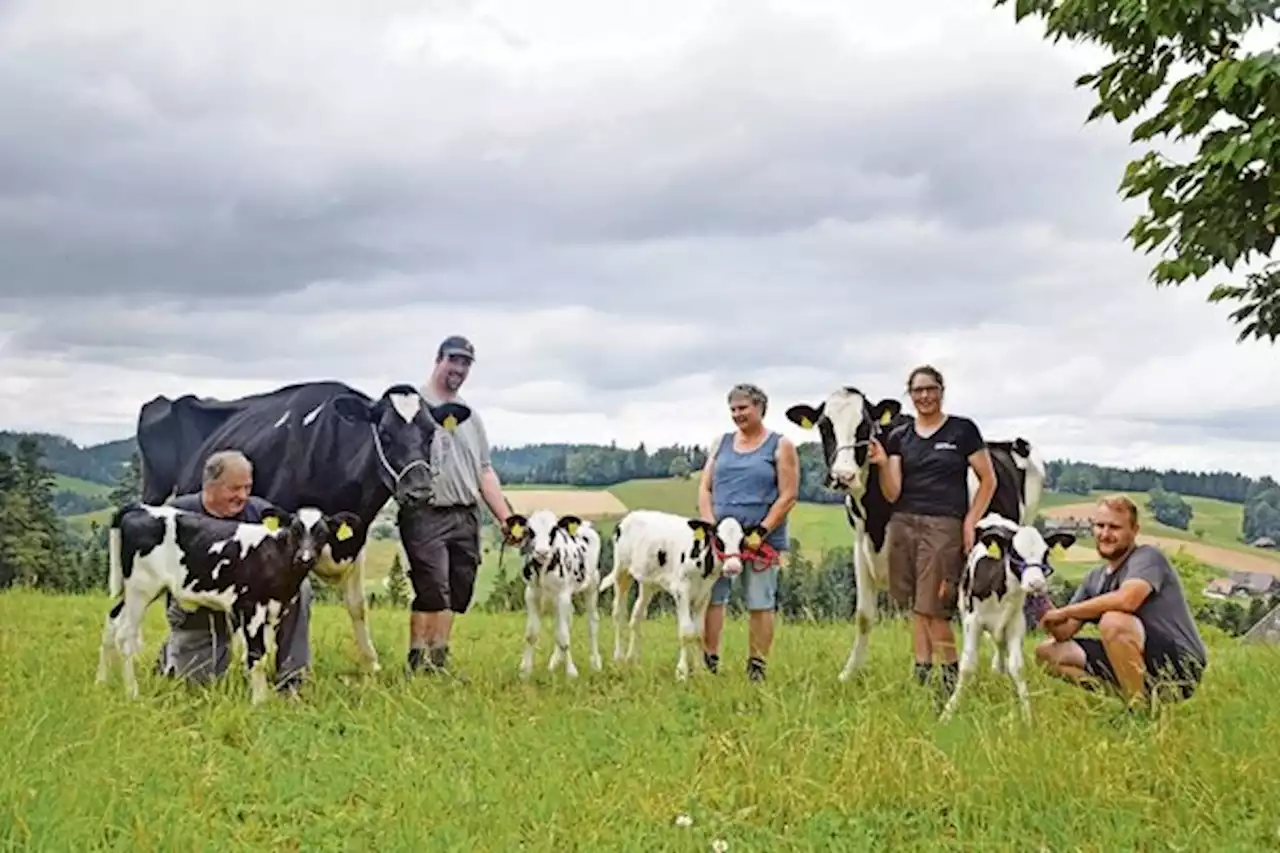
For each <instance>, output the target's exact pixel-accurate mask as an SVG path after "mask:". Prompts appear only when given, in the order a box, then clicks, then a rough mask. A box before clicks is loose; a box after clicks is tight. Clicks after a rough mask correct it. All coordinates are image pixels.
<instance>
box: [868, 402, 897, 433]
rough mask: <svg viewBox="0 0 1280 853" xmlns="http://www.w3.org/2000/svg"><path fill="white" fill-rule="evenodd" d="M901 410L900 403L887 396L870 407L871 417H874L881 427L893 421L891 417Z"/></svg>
mask: <svg viewBox="0 0 1280 853" xmlns="http://www.w3.org/2000/svg"><path fill="white" fill-rule="evenodd" d="M901 412H902V404H901V403H899V402H898V401H897V400H894V399H891V398H889V397H886V398H885V399H883V400H881V401H880V402H879V403H876V404H875V405H874V406H872V407H871V417H872V418H874V419H875V420H876V422H877V423H879V424H880V426H882V427H885V426H888V425H889V424H891V423H893V419H894V418H896V417H897V416H898V415H899V414H900V413H901Z"/></svg>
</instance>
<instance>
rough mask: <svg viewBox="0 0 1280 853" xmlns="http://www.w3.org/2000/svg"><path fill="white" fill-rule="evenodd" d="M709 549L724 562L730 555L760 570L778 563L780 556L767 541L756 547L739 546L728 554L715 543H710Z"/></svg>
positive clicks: (753, 569) (755, 569)
mask: <svg viewBox="0 0 1280 853" xmlns="http://www.w3.org/2000/svg"><path fill="white" fill-rule="evenodd" d="M711 550H712V552H713V553H714V554H715V555H716V559H718V560H719V561H720V562H722V563H723V562H724V561H725V560H728V559H730V558H732V557H737V558H738V559H740V560H747V561H749V562H750V563H751V569H752V571H756V572H762V571H764V570H765V569H768V568H771V567H773V566H776V565H778V563H779V562H780V558H779V557H778V552H777V551H776V550H774V548H773V546H772V545H770V544H769V543H768V542H761V543H760V546H759V547H757V548H754V549H753V548H741V549H740V550H738V551H737V552H736V553H733V554H730V553H727V552H726V551H724V550H723V549H721V548H720V546H718V545H716V544H715V543H714V542H712V543H711Z"/></svg>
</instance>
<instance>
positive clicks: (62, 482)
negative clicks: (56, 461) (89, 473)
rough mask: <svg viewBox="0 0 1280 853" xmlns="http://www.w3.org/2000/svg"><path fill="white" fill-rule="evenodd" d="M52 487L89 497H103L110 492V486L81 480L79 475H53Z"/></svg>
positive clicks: (56, 489)
mask: <svg viewBox="0 0 1280 853" xmlns="http://www.w3.org/2000/svg"><path fill="white" fill-rule="evenodd" d="M53 488H54V490H55V491H59V492H74V493H75V494H77V495H84V496H85V497H89V498H105V497H106V496H107V495H109V494H111V487H110V486H104V485H103V484H102V483H94V482H92V481H90V480H82V479H80V478H79V477H67V476H65V475H63V474H55V475H54V478H53Z"/></svg>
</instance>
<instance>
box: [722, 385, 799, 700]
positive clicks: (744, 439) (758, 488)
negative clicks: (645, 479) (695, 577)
mask: <svg viewBox="0 0 1280 853" xmlns="http://www.w3.org/2000/svg"><path fill="white" fill-rule="evenodd" d="M728 402H729V414H730V416H732V418H733V423H734V426H735V427H737V429H735V430H734V431H733V432H728V433H725V434H724V435H722V436H720V437H719V438H718V439H716V440H715V441H713V442H712V445H711V449H710V452H709V454H708V456H707V464H706V466H705V467H704V468H703V469H702V481H701V483H700V485H699V488H698V511H699V512H700V513H701V515H702V518H703V519H704V520H705V521H709V522H711V523H713V524H715V523H718V522H720V521H721V520H723V519H725V518H735V519H737V520H738V522H739V523H741V524H742V526H743V528H744V529H745V528H750V527H753V526H755V525H757V524H758V525H762V526H763V527H764V528H765V529H766V530H768V531H769V533H768V535H767V536H766V537H765V541H766V542H768V543H769V545H770V546H772V547H773V549H774V550H776V551H777V552H778V553H779V554H781V553H782V552H784V551H786V550H787V545H788V537H787V513H789V512H790V511H791V508H792V507H793V506H795V503H796V497H797V494H798V492H799V487H800V459H799V455H798V454H797V453H796V448H795V445H794V444H793V443H792V442H791V441H790V440H789V439H787V438H785V437H783V436H782V435H779V434H778V433H776V432H774V431H772V430H769V429H766V428H765V425H764V414H765V412H766V411H767V409H768V407H769V398H768V397H767V396H765V393H764V392H763V391H761V390H760V389H759V388H757V387H756V386H755V385H749V384H745V383H744V384H741V385H735V386H734V387H733V388H732V389H731V390H730V391H729V396H728ZM740 577H741V581H740V583H741V584H742V590H743V598H744V599H745V600H746V605H747V611H748V613H749V614H750V616H749V619H750V623H749V636H750V640H749V642H750V651H749V657H748V660H747V677H748V678H750V679H751V680H753V681H762V680H764V675H765V662H766V661H767V659H768V656H769V649H770V647H771V646H772V645H773V614H774V611H776V610H777V607H778V567H777V566H776V565H775V566H770V567H767V568H762V569H760V570H759V571H757V570H756V567H755V566H753V565H752V564H751V563H750V562H749V561H743V571H742V574H741V576H740ZM732 588H733V578H729V577H722V578H720V579H719V580H718V581H716V584H715V586H714V587H713V588H712V590H711V603H710V605H709V606H708V607H707V615H706V619H705V621H704V623H703V632H702V654H703V660H704V661H705V663H706V665H707V669H709V670H711V671H712V672H717V671H718V670H719V667H720V634H721V631H722V629H723V627H724V609H725V604H726V603H728V601H729V593H730V591H731V590H732Z"/></svg>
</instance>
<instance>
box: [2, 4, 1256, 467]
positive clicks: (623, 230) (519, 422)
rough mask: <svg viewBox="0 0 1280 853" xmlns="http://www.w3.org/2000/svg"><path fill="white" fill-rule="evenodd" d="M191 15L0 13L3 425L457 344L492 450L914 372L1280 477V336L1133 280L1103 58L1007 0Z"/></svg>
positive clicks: (59, 423) (984, 406) (1025, 422)
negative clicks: (1045, 30) (1247, 337)
mask: <svg viewBox="0 0 1280 853" xmlns="http://www.w3.org/2000/svg"><path fill="white" fill-rule="evenodd" d="M200 5H201V6H202V7H203V8H204V11H200V10H198V9H195V8H193V7H194V6H195V4H181V5H180V6H178V5H175V4H172V3H169V2H160V0H156V2H140V0H137V2H112V3H102V2H100V0H85V2H78V3H77V2H68V1H67V0H56V2H55V1H54V0H32V2H21V0H20V1H19V2H17V3H14V2H12V0H10V2H8V3H6V4H4V6H3V7H0V8H2V9H3V11H0V116H3V119H2V121H3V127H4V130H3V133H0V428H9V429H31V430H46V431H52V432H58V433H62V434H64V435H68V436H70V437H71V438H73V439H74V440H76V441H78V442H81V443H89V442H97V441H102V440H108V439H113V438H119V437H124V436H127V435H129V434H131V433H132V430H133V424H134V419H135V418H136V416H137V410H138V407H139V405H140V404H141V403H142V402H144V401H145V400H147V399H149V398H150V397H152V396H154V395H156V394H168V395H178V394H183V393H195V394H200V395H209V396H224V397H225V396H237V395H240V394H243V393H252V392H258V391H263V390H267V389H270V388H272V387H275V386H278V385H281V384H285V383H290V382H295V381H300V380H304V379H327V378H337V379H342V380H345V381H348V382H350V383H352V384H354V385H356V386H357V387H359V388H361V389H362V390H364V391H366V392H367V393H370V394H372V395H377V394H379V393H381V391H382V390H383V388H385V387H386V386H387V385H389V384H391V383H394V382H403V381H410V382H414V383H420V382H421V381H422V380H423V379H424V378H425V377H426V375H427V373H428V371H429V370H430V367H431V361H432V359H433V357H434V352H435V347H436V345H437V343H438V342H439V340H440V339H441V338H442V337H443V336H445V335H447V334H451V333H455V332H459V333H463V334H466V335H468V336H470V337H471V339H472V340H473V341H474V342H475V344H476V347H477V349H478V361H477V364H476V366H475V368H474V370H473V373H472V378H471V379H470V380H469V383H468V385H467V386H466V388H465V389H464V392H465V393H466V395H467V397H468V399H469V400H470V401H471V402H472V403H474V404H475V405H476V406H477V407H478V408H479V409H480V411H481V412H482V414H483V415H484V416H485V418H486V420H487V422H488V425H489V429H490V433H491V439H492V440H493V441H494V442H495V443H497V444H506V445H511V444H523V443H528V442H540V441H599V442H608V441H610V440H616V441H617V442H618V443H619V444H623V445H634V444H635V443H636V442H639V441H641V440H643V441H645V442H646V443H648V444H649V445H650V446H654V445H657V444H665V443H670V442H673V441H680V442H682V443H700V444H705V443H706V442H707V441H708V440H709V439H710V438H711V437H712V435H714V434H716V433H717V432H719V431H722V430H724V429H728V428H729V427H730V426H731V425H730V423H729V420H728V415H727V408H726V404H725V400H724V395H725V392H726V391H727V389H728V387H729V386H730V385H732V384H733V383H734V382H737V381H742V380H748V381H754V382H757V383H758V384H760V385H762V386H763V387H764V388H765V390H766V391H767V392H768V393H769V395H770V397H771V404H772V405H771V409H770V412H769V416H768V420H769V422H770V423H771V424H772V425H773V426H775V427H776V428H778V429H781V430H783V431H784V432H786V433H787V434H789V435H792V436H793V437H799V436H801V435H803V434H802V433H800V432H799V431H798V430H796V429H795V428H793V427H792V426H791V425H790V424H788V423H787V422H786V421H785V419H784V418H783V417H782V412H783V410H784V409H785V408H786V407H787V405H789V404H791V403H793V402H797V401H801V400H803V401H809V402H815V403H816V402H819V401H820V400H821V398H822V397H823V396H824V394H825V393H826V392H827V391H829V390H830V389H832V388H833V387H835V386H837V385H840V384H853V385H857V386H859V387H861V388H863V389H864V390H866V391H867V392H868V394H870V395H872V396H874V397H877V398H879V397H885V396H895V395H897V396H899V398H900V399H902V400H903V401H904V404H905V401H906V397H905V394H903V390H904V383H905V379H906V375H907V372H908V371H909V370H910V368H911V367H912V366H913V365H915V364H918V363H920V362H926V361H927V362H932V363H934V364H936V365H937V366H938V367H940V368H941V370H942V371H943V373H944V374H945V376H946V379H947V384H948V395H947V407H948V408H949V409H950V410H951V411H954V412H957V413H961V414H965V415H968V416H970V417H973V418H974V419H975V420H977V421H978V423H979V425H980V426H981V427H982V429H983V431H984V433H985V434H986V435H987V436H988V437H989V438H1007V437H1011V436H1013V435H1015V434H1016V435H1022V436H1025V437H1027V438H1028V439H1030V440H1031V441H1032V442H1034V443H1036V444H1038V445H1039V447H1040V448H1041V451H1042V453H1044V454H1045V456H1046V457H1048V458H1062V457H1069V458H1077V459H1087V460H1090V461H1096V462H1100V463H1111V464H1123V465H1139V464H1150V465H1155V466H1161V467H1163V466H1176V467H1180V468H1189V469H1214V468H1228V469H1232V470H1240V471H1244V472H1247V473H1251V474H1254V475H1258V474H1264V473H1269V474H1272V475H1277V474H1280V429H1278V428H1277V424H1280V376H1278V375H1277V367H1276V366H1277V363H1278V359H1277V356H1278V355H1280V352H1277V350H1276V349H1275V348H1274V347H1272V346H1270V345H1268V344H1259V343H1250V344H1236V343H1235V342H1234V341H1235V333H1236V329H1235V327H1234V326H1232V325H1231V324H1230V323H1229V322H1228V321H1227V320H1226V314H1227V312H1228V310H1229V309H1227V308H1223V307H1219V306H1210V305H1208V304H1207V303H1205V301H1204V296H1205V294H1206V292H1207V290H1208V287H1209V284H1208V283H1206V284H1205V285H1203V286H1197V285H1188V286H1185V287H1183V288H1181V289H1165V290H1157V289H1156V288H1155V287H1154V286H1152V285H1151V284H1150V283H1149V282H1148V281H1147V279H1146V276H1147V272H1148V269H1149V267H1150V264H1151V259H1150V258H1148V257H1144V256H1142V255H1137V254H1134V253H1133V252H1132V251H1131V249H1130V248H1129V246H1128V245H1127V243H1126V242H1125V240H1124V236H1123V235H1124V232H1125V231H1126V230H1127V228H1128V227H1129V225H1130V224H1131V222H1132V219H1133V217H1134V215H1135V214H1136V213H1137V212H1139V211H1140V210H1141V208H1139V207H1136V206H1134V205H1133V204H1132V203H1129V205H1128V206H1126V205H1125V204H1122V202H1121V201H1120V200H1119V199H1118V197H1117V194H1116V186H1117V184H1118V182H1119V180H1120V178H1121V175H1122V171H1123V168H1124V165H1125V163H1126V161H1127V160H1128V159H1130V157H1132V156H1133V155H1134V152H1133V151H1131V150H1130V149H1128V147H1127V145H1126V137H1125V134H1124V132H1123V131H1122V130H1120V129H1117V128H1115V127H1113V126H1111V125H1109V124H1105V123H1095V124H1092V125H1089V126H1087V127H1086V126H1084V124H1083V120H1084V117H1085V115H1086V114H1087V112H1088V110H1089V108H1090V107H1091V106H1092V103H1093V102H1092V100H1091V97H1090V95H1089V94H1088V93H1087V92H1083V91H1077V90H1075V89H1074V88H1073V86H1072V81H1073V80H1074V78H1075V77H1076V76H1078V75H1079V74H1080V73H1082V72H1083V71H1085V70H1088V69H1090V68H1091V67H1093V66H1092V65H1091V64H1090V57H1089V56H1088V55H1086V54H1085V53H1084V52H1083V51H1081V50H1079V49H1073V48H1071V47H1069V46H1067V45H1066V44H1059V45H1056V46H1055V45H1052V44H1050V43H1046V42H1044V41H1042V40H1041V37H1040V27H1039V25H1038V24H1037V23H1035V22H1031V21H1027V22H1024V23H1023V24H1021V25H1015V24H1014V22H1013V13H1012V10H1011V9H1010V8H1008V7H1002V8H1000V9H992V8H991V3H990V2H989V0H916V2H912V3H897V2H887V0H876V2H872V0H831V2H822V0H815V2H799V0H785V2H784V0H774V2H771V3H770V2H756V0H751V1H750V2H742V0H720V2H707V1H705V0H648V2H645V3H637V4H631V3H626V4H624V3H621V2H604V0H539V2H537V3H530V2H528V0H501V1H500V2H476V3H467V2H462V0H459V2H438V3H420V2H412V3H411V2H369V1H368V0H366V2H362V3H350V2H344V3H337V2H329V3H320V2H313V0H308V2H279V0H277V2H274V3H271V4H261V3H247V2H245V3H240V2H226V0H219V2H217V3H212V2H209V3H203V4H200ZM424 7H426V8H427V9H428V10H427V11H424ZM179 8H180V9H181V11H175V10H177V9H179ZM788 288H789V289H790V292H789V293H786V294H784V291H785V290H787V289H788ZM805 437H808V436H805Z"/></svg>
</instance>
